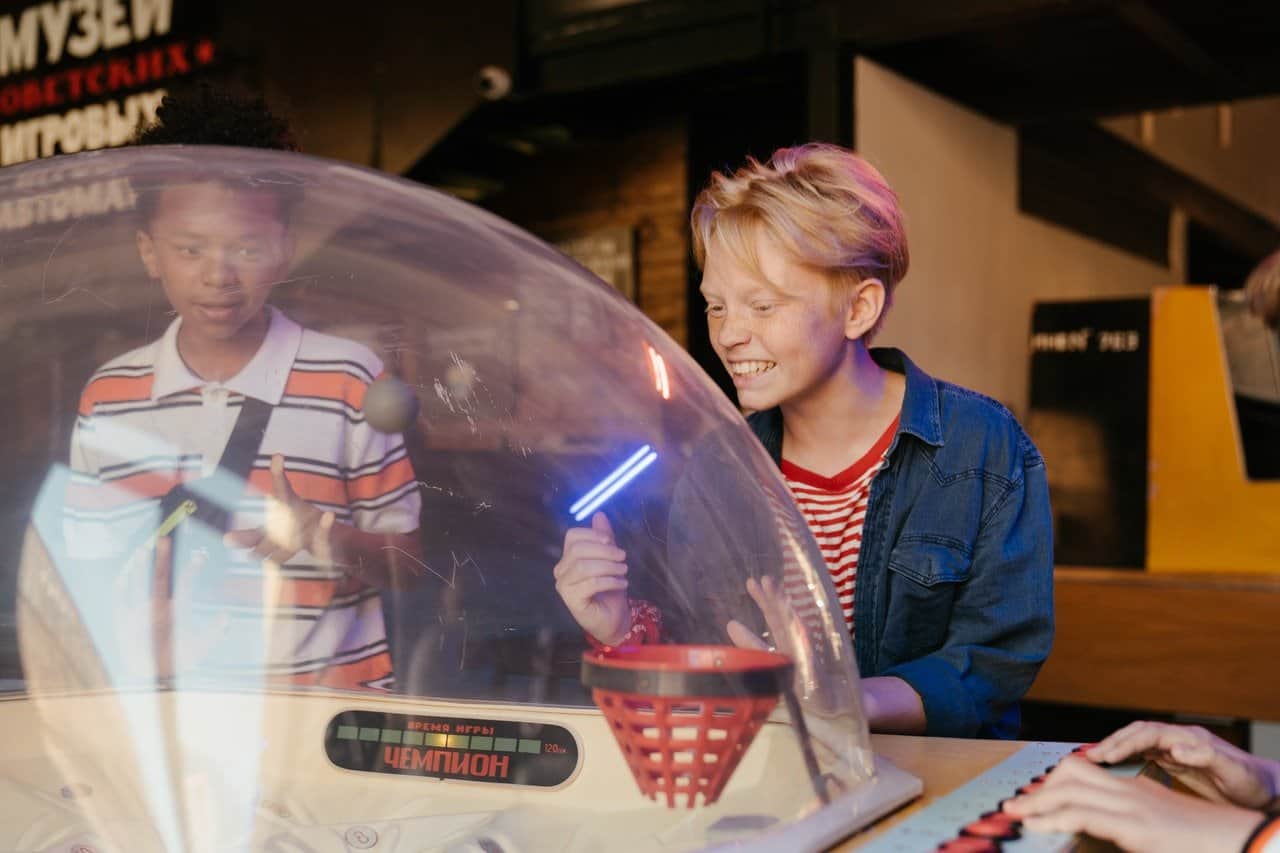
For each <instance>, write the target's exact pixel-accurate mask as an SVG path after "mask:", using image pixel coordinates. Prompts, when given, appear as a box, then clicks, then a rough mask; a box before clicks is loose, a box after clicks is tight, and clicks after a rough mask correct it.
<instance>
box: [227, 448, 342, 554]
mask: <svg viewBox="0 0 1280 853" xmlns="http://www.w3.org/2000/svg"><path fill="white" fill-rule="evenodd" d="M271 491H272V494H271V495H270V496H268V497H267V508H266V520H265V524H264V525H263V526H262V527H260V528H258V529H256V530H233V531H231V532H230V533H228V534H227V535H226V537H225V538H224V540H223V541H224V542H226V544H227V545H229V546H230V547H233V548H249V549H252V551H253V553H254V556H256V557H257V558H258V559H259V560H262V561H263V562H271V563H274V564H275V565H278V566H279V565H284V564H285V563H287V562H288V561H289V560H290V559H291V558H292V557H293V556H294V555H295V554H297V553H298V552H299V551H303V550H305V551H309V552H310V553H311V555H312V556H313V557H315V558H316V559H317V560H319V561H320V562H321V563H326V564H328V563H332V562H333V549H332V538H331V535H330V534H331V532H332V530H333V523H334V516H333V513H332V512H321V511H320V510H318V509H316V508H315V507H313V506H312V505H311V504H309V503H307V502H306V501H304V500H303V499H302V498H300V497H298V495H297V493H296V492H294V490H293V487H292V486H290V485H289V479H288V477H286V476H285V473H284V457H283V456H281V455H280V454H278V453H277V454H276V455H274V456H272V457H271Z"/></svg>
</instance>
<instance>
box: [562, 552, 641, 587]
mask: <svg viewBox="0 0 1280 853" xmlns="http://www.w3.org/2000/svg"><path fill="white" fill-rule="evenodd" d="M626 559H627V552H626V551H623V550H622V549H621V548H614V547H613V546H612V545H600V544H598V543H591V544H585V543H584V544H582V545H580V546H578V547H576V548H574V549H573V551H572V553H566V554H565V555H564V557H562V558H561V560H560V562H558V563H556V565H555V568H554V569H552V570H551V576H552V577H553V578H555V579H556V580H557V581H559V580H563V579H565V578H571V577H575V576H576V575H577V574H578V573H579V571H580V568H579V567H580V566H583V565H586V564H588V563H610V564H612V565H615V566H621V567H622V571H624V572H625V571H626V562H625V561H626Z"/></svg>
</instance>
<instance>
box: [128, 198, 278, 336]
mask: <svg viewBox="0 0 1280 853" xmlns="http://www.w3.org/2000/svg"><path fill="white" fill-rule="evenodd" d="M279 204H280V203H279V199H277V198H276V197H275V196H273V195H272V194H271V193H269V192H249V191H245V190H240V189H235V188H233V187H228V186H226V185H225V184H222V183H219V182H217V181H207V182H203V183H193V184H183V185H176V186H172V187H168V188H166V189H164V190H161V195H160V198H159V199H158V201H157V204H156V208H155V214H154V216H153V217H152V220H151V222H150V224H149V226H148V227H147V228H146V229H144V230H140V231H138V234H137V242H138V253H139V254H140V255H141V256H142V262H143V264H145V265H146V268H147V272H148V274H150V276H151V277H152V278H155V279H159V280H160V284H161V286H162V287H163V288H164V293H165V296H166V297H168V299H169V304H171V305H172V306H173V308H174V310H175V311H177V312H178V315H179V316H180V317H182V327H183V334H184V335H186V336H189V339H199V340H201V341H204V342H207V343H217V342H225V341H229V340H232V339H234V338H236V336H237V334H238V333H239V332H240V331H241V330H242V329H244V328H245V326H246V325H247V324H249V323H250V321H253V320H255V319H257V318H258V316H259V314H260V312H261V311H262V305H263V303H264V302H266V299H267V295H268V293H269V291H270V289H271V286H272V285H273V284H276V283H278V282H280V281H281V280H283V279H284V278H285V275H286V273H287V271H288V268H289V264H290V262H291V260H292V254H293V251H292V248H293V247H292V241H291V238H290V235H289V229H288V226H287V225H286V224H285V223H284V221H283V220H282V218H281V215H280V209H279Z"/></svg>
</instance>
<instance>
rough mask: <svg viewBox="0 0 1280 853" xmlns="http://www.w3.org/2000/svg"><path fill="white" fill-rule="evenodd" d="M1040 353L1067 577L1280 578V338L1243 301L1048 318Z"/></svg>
mask: <svg viewBox="0 0 1280 853" xmlns="http://www.w3.org/2000/svg"><path fill="white" fill-rule="evenodd" d="M1031 350H1032V356H1031V358H1032V372H1031V414H1030V417H1029V419H1028V421H1029V429H1030V431H1031V433H1032V436H1033V438H1034V439H1035V440H1036V443H1037V445H1038V446H1040V448H1041V450H1042V452H1043V453H1044V454H1045V458H1046V460H1048V461H1050V462H1051V465H1050V488H1051V490H1052V493H1053V502H1054V514H1055V523H1056V526H1057V529H1056V531H1055V532H1056V534H1057V536H1056V547H1057V552H1058V562H1059V563H1060V564H1064V565H1072V566H1117V567H1126V568H1134V569H1145V570H1146V571H1148V572H1153V573H1215V572H1222V573H1235V574H1275V573H1280V527H1278V526H1277V525H1276V524H1275V523H1274V520H1275V519H1276V518H1277V517H1280V336H1278V335H1277V333H1276V332H1275V331H1274V330H1271V329H1268V328H1266V326H1265V325H1264V324H1263V322H1262V320H1261V319H1260V318H1258V317H1256V316H1253V315H1252V314H1250V313H1249V311H1248V309H1247V307H1246V304H1245V302H1244V300H1243V298H1242V294H1241V293H1240V292H1239V291H1230V290H1223V291H1220V290H1218V289H1217V288H1214V287H1193V286H1181V287H1166V288H1159V289H1157V290H1156V291H1155V292H1154V294H1153V295H1152V296H1151V297H1150V298H1142V299H1119V300H1100V301H1082V302H1058V303H1042V304H1040V305H1037V306H1036V309H1035V315H1034V318H1033V330H1032V337H1031Z"/></svg>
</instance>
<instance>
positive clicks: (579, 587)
mask: <svg viewBox="0 0 1280 853" xmlns="http://www.w3.org/2000/svg"><path fill="white" fill-rule="evenodd" d="M629 585H630V584H628V582H627V579H626V578H618V577H610V576H608V575H601V576H600V577H594V578H584V579H582V580H580V581H576V582H574V583H569V584H565V585H564V586H563V587H562V588H561V590H560V593H561V595H562V596H564V598H565V600H566V601H570V602H574V603H577V604H579V605H583V604H586V603H587V602H589V601H590V600H591V599H592V598H594V597H595V596H597V595H599V594H600V593H602V592H616V591H618V590H623V589H626V588H627V587H628V586H629Z"/></svg>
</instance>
